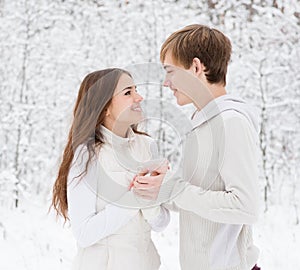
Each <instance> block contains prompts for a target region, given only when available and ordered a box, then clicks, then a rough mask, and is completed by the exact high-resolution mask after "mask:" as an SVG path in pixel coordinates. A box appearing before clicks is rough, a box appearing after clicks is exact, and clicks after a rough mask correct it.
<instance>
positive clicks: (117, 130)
mask: <svg viewBox="0 0 300 270" xmlns="http://www.w3.org/2000/svg"><path fill="white" fill-rule="evenodd" d="M103 125H104V126H105V127H106V128H107V129H109V130H110V131H111V132H113V133H114V134H116V135H117V136H120V137H123V138H126V137H127V132H128V129H129V127H130V126H129V125H128V124H126V123H116V122H114V123H110V122H105V123H104V124H103Z"/></svg>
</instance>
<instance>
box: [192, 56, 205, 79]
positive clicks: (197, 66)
mask: <svg viewBox="0 0 300 270" xmlns="http://www.w3.org/2000/svg"><path fill="white" fill-rule="evenodd" d="M192 65H193V71H194V73H195V75H196V76H197V77H199V76H200V75H201V74H202V73H203V72H204V65H203V64H202V63H201V61H200V59H199V58H198V57H195V58H194V59H193V64H192Z"/></svg>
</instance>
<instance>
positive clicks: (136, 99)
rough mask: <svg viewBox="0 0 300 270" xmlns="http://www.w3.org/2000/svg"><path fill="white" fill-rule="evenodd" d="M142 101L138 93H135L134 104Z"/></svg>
mask: <svg viewBox="0 0 300 270" xmlns="http://www.w3.org/2000/svg"><path fill="white" fill-rule="evenodd" d="M143 99H144V98H143V97H142V96H141V95H140V94H139V93H135V96H134V101H135V102H141V101H142V100H143Z"/></svg>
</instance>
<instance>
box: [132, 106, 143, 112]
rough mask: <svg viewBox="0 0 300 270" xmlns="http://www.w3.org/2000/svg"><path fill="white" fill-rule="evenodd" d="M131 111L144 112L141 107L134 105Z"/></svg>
mask: <svg viewBox="0 0 300 270" xmlns="http://www.w3.org/2000/svg"><path fill="white" fill-rule="evenodd" d="M131 110H132V111H135V112H141V111H142V108H141V106H140V105H137V104H136V105H133V106H131Z"/></svg>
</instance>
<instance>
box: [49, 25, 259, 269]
mask: <svg viewBox="0 0 300 270" xmlns="http://www.w3.org/2000/svg"><path fill="white" fill-rule="evenodd" d="M230 55H231V44H230V41H229V39H228V38H227V37H226V36H224V35H223V34H222V33H221V32H220V31H218V30H216V29H211V28H209V27H206V26H203V25H190V26H186V27H185V28H183V29H181V30H179V31H176V32H174V33H173V34H172V35H171V36H169V37H168V39H167V40H166V41H165V42H164V44H163V45H162V48H161V52H160V59H161V62H162V64H163V66H164V68H165V70H166V77H165V80H164V86H167V87H169V88H170V89H171V90H172V91H173V92H174V96H175V97H176V100H177V103H178V105H180V106H183V105H186V104H193V105H194V106H195V109H196V111H195V113H194V115H193V116H192V120H191V121H192V128H191V131H190V132H189V133H188V135H187V137H186V141H185V146H184V155H183V164H182V173H179V174H176V175H175V174H174V175H172V174H170V173H169V172H168V164H167V162H162V163H161V165H158V166H156V168H154V169H153V171H152V172H151V173H149V174H146V173H147V171H143V172H142V173H139V174H138V173H137V170H135V168H132V167H134V166H131V165H132V164H131V165H129V164H130V163H131V162H129V161H128V162H127V161H126V157H128V160H131V159H130V157H133V158H134V160H135V161H137V163H138V164H139V165H141V164H148V165H149V163H147V162H149V161H151V160H152V159H153V158H154V157H155V152H156V151H155V149H154V148H155V143H154V141H153V140H152V139H151V138H150V137H149V136H148V135H147V134H145V133H143V132H141V131H138V129H137V123H138V122H139V121H141V119H142V110H141V107H140V102H141V101H142V100H143V97H142V96H141V95H139V93H138V92H137V91H136V87H135V84H134V82H133V79H132V76H131V75H130V73H128V72H127V71H125V70H121V69H117V68H113V69H106V70H101V71H96V72H93V73H91V74H89V75H87V76H86V77H85V79H84V80H83V82H82V83H81V86H80V89H79V93H78V98H77V102H76V105H75V109H74V120H73V123H72V127H71V129H70V132H69V137H68V142H67V145H66V147H65V150H64V154H63V158H62V163H61V165H60V168H59V172H58V176H57V179H56V182H55V184H54V188H53V200H52V204H53V206H54V208H55V209H56V211H57V212H58V213H59V214H61V215H62V216H63V217H64V218H65V220H66V219H69V220H70V222H71V225H72V230H73V233H74V235H75V238H76V240H77V244H78V253H77V256H76V258H75V260H74V263H73V268H72V269H77V270H94V269H95V270H96V269H111V270H119V269H137V270H157V269H159V267H160V258H159V255H158V253H157V251H156V248H155V246H154V244H153V242H152V240H151V230H154V231H162V230H163V229H165V227H166V226H167V225H168V223H169V220H170V215H169V209H176V210H177V211H179V214H180V264H181V269H183V270H193V269H195V270H214V269H215V270H217V269H218V270H251V269H259V268H258V267H257V266H256V262H257V260H258V249H257V248H256V247H255V246H254V244H253V241H252V231H251V225H252V224H253V223H254V222H255V221H256V219H257V214H258V201H259V199H258V194H259V190H258V169H257V157H258V156H257V154H258V153H257V152H258V151H257V141H256V139H257V138H256V137H257V132H258V128H257V120H256V117H255V114H254V113H253V110H252V109H251V107H249V106H247V105H246V104H245V103H244V102H243V101H242V100H240V99H239V98H236V97H233V96H231V95H228V94H227V93H226V90H225V85H226V72H227V65H228V62H229V60H230ZM122 157H123V158H122ZM124 157H125V158H124ZM120 160H122V162H120ZM124 160H125V161H124ZM123 161H124V162H125V163H126V162H127V163H128V164H126V166H124V164H123V163H124V162H123ZM133 163H134V162H133ZM127 165H128V166H127ZM135 165H136V164H135ZM146 167H147V166H146V165H145V167H144V168H143V169H146ZM148 167H149V166H148ZM139 168H140V166H139ZM168 175H169V178H170V179H168ZM165 178H166V179H165ZM107 179H108V180H107ZM112 179H113V181H111V180H112ZM105 181H111V182H114V183H116V185H115V186H114V185H109V184H107V183H106V184H105V185H104V184H103V182H105ZM107 187H109V188H107ZM122 188H123V189H122ZM124 189H125V192H123V193H122V192H120V190H123V191H124ZM103 190H106V191H105V192H106V193H105V196H98V194H99V193H101V192H103ZM95 194H96V196H95ZM102 194H104V193H102ZM122 194H124V196H123V197H122ZM126 196H127V197H128V196H129V197H130V198H131V199H132V198H133V197H134V198H137V200H136V202H138V201H139V202H140V206H139V207H128V206H132V205H133V204H131V205H130V203H128V205H126V207H125V206H124V205H125V204H126V203H124V202H129V201H130V199H127V200H122V198H124V197H126ZM108 197H109V199H107V198H108ZM129 197H128V198H129ZM141 198H142V199H141ZM155 200H157V201H163V202H164V203H162V204H160V203H156V204H153V205H150V206H149V205H147V202H150V201H152V202H153V201H155ZM136 205H137V204H135V206H136Z"/></svg>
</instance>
